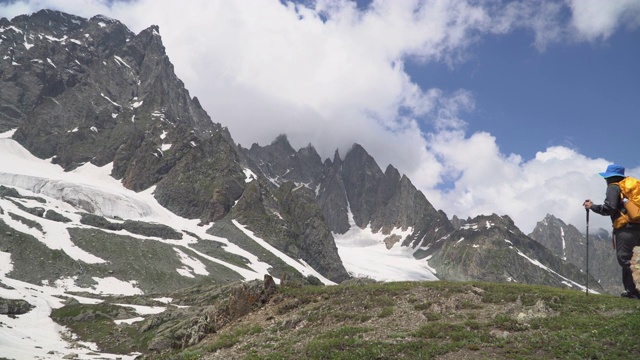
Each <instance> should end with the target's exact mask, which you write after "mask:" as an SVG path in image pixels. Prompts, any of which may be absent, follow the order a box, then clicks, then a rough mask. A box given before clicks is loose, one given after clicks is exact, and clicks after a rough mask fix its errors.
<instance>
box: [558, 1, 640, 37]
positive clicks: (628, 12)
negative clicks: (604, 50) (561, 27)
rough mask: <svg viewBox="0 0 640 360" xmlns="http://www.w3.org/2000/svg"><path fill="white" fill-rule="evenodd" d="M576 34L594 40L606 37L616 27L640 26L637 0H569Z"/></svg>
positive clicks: (639, 4) (639, 9) (639, 2)
mask: <svg viewBox="0 0 640 360" xmlns="http://www.w3.org/2000/svg"><path fill="white" fill-rule="evenodd" d="M569 4H570V6H571V11H572V13H573V17H572V25H573V27H574V30H575V32H576V36H578V37H579V38H583V39H586V40H588V41H594V40H599V39H607V38H608V37H610V36H611V35H612V34H613V33H614V32H615V31H616V30H618V28H620V27H627V28H630V29H634V28H638V27H640V1H638V0H609V1H598V0H569Z"/></svg>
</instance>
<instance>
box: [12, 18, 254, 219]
mask: <svg viewBox="0 0 640 360" xmlns="http://www.w3.org/2000/svg"><path fill="white" fill-rule="evenodd" d="M16 19H17V20H16ZM16 19H14V20H12V21H11V22H9V24H10V25H9V26H8V27H7V26H6V25H3V28H10V30H9V31H3V32H0V37H1V39H2V40H3V41H2V42H0V87H1V88H2V91H1V92H0V104H2V106H0V131H3V130H4V131H6V130H9V129H14V128H17V130H16V132H15V133H14V135H13V138H14V140H16V141H18V142H19V143H20V144H22V145H23V146H24V147H25V148H27V150H29V151H30V152H31V153H32V154H34V155H35V156H37V157H40V158H52V162H54V163H56V164H59V165H60V166H62V167H63V168H64V169H65V170H72V169H74V168H76V167H78V166H81V165H82V164H84V163H88V162H90V163H92V164H94V165H96V166H104V165H106V164H109V163H113V170H112V175H113V176H114V177H115V178H117V179H121V180H122V183H123V184H124V185H125V186H127V187H128V188H130V189H132V190H135V191H140V190H144V189H147V188H149V187H150V186H152V185H157V188H156V192H155V196H156V198H157V199H158V201H159V202H160V203H161V204H162V205H164V206H166V207H168V208H169V209H170V210H172V211H174V212H176V213H178V214H180V215H182V216H185V217H189V218H200V219H202V220H203V221H205V222H206V221H210V220H214V219H219V218H221V217H223V216H224V215H226V213H228V211H229V209H230V208H231V206H232V205H233V203H234V202H235V200H236V199H237V198H238V197H239V196H240V194H241V193H242V190H243V188H244V174H243V173H242V168H241V167H240V165H239V158H240V154H239V153H238V151H237V149H236V147H235V145H234V142H233V140H232V138H231V136H230V134H229V132H228V131H227V130H226V129H225V128H223V127H222V126H221V125H220V124H214V123H213V122H212V121H211V118H210V117H209V116H208V115H207V113H206V112H205V111H204V109H202V107H201V106H200V103H199V102H198V101H196V100H194V99H192V98H191V96H190V95H189V92H188V91H187V90H186V89H185V87H184V84H183V82H182V81H181V80H180V79H178V77H177V76H176V74H175V72H174V68H173V65H172V64H171V62H170V60H169V57H168V56H167V54H166V51H165V48H164V46H163V44H162V39H161V37H160V34H159V28H158V27H157V26H155V25H154V26H150V27H149V28H147V29H145V30H143V31H142V32H140V33H139V34H137V35H136V34H134V33H132V32H131V31H130V30H129V29H127V27H126V26H124V25H123V24H122V23H120V22H119V21H117V20H113V19H109V18H106V17H104V16H94V17H92V18H91V19H89V20H86V19H81V18H78V17H73V16H71V15H67V14H64V13H58V12H47V11H41V12H38V13H36V14H34V15H30V16H22V17H18V18H16ZM32 23H33V24H32ZM34 24H35V25H34ZM37 24H41V26H40V25H37ZM32 25H33V26H32ZM54 31H55V33H54ZM13 44H20V46H14V45H13Z"/></svg>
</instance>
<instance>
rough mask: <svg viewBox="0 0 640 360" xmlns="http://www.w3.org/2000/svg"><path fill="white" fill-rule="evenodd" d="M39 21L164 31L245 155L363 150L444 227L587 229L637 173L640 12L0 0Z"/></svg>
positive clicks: (449, 2)
mask: <svg viewBox="0 0 640 360" xmlns="http://www.w3.org/2000/svg"><path fill="white" fill-rule="evenodd" d="M42 8H50V9H55V10H61V11H65V12H69V13H72V14H75V15H79V16H83V17H86V18H90V17H92V16H94V15H96V14H103V15H106V16H109V17H112V18H114V19H118V20H119V21H121V22H123V23H124V24H125V25H127V26H128V27H129V28H130V29H131V30H132V31H134V32H136V33H137V32H140V31H142V30H143V29H145V28H147V27H149V26H151V25H159V28H160V34H161V36H162V41H163V43H164V45H165V47H166V50H167V54H168V56H169V58H170V60H171V62H172V63H173V64H174V66H175V71H176V74H177V75H178V76H179V77H180V78H181V79H182V80H183V81H184V83H185V86H186V87H187V89H188V90H189V91H190V93H191V95H192V96H197V97H198V99H199V100H200V103H201V104H202V105H203V107H204V108H205V110H206V111H207V112H208V113H209V115H210V116H211V117H212V119H213V121H215V122H219V123H221V124H222V125H224V126H227V127H228V128H229V130H230V132H231V135H232V136H233V138H234V140H235V141H237V142H238V143H240V144H242V145H243V146H245V147H249V146H251V144H252V143H256V142H257V143H259V144H262V145H266V144H269V143H270V142H271V141H273V139H275V138H276V136H277V135H279V134H282V133H286V134H287V135H288V138H289V140H290V142H291V143H292V145H293V146H294V147H295V148H300V147H304V146H306V145H307V144H309V143H311V144H313V145H314V146H315V148H316V149H317V150H318V152H319V153H320V155H321V156H322V157H323V158H324V157H329V158H331V157H333V154H334V152H335V150H336V149H339V151H340V153H341V154H342V155H343V156H344V154H345V153H346V152H347V151H348V150H349V148H350V147H351V146H352V145H353V143H359V144H361V145H362V146H364V148H365V149H367V151H368V152H369V153H370V154H371V155H372V156H373V157H374V158H375V159H376V160H377V162H378V163H379V165H380V166H381V167H382V168H383V170H384V168H385V167H386V166H387V165H388V164H392V165H394V166H395V167H396V168H398V170H400V172H401V173H404V174H406V175H407V176H408V177H409V178H410V179H411V181H412V182H413V184H414V185H415V186H416V187H417V188H418V189H420V190H422V191H423V192H424V193H425V195H426V196H427V198H428V199H429V201H430V202H431V203H432V204H433V205H434V206H435V207H436V208H438V209H442V210H444V211H445V212H446V213H447V214H448V215H449V216H452V215H454V214H455V215H457V216H459V217H462V218H466V217H468V216H476V215H479V214H491V213H496V214H499V215H505V214H506V215H509V216H511V217H512V218H513V219H514V221H515V222H516V225H518V226H520V227H521V229H522V230H523V231H525V232H528V231H531V230H532V229H533V227H534V226H535V224H536V222H537V221H540V220H542V219H543V218H544V217H545V215H546V214H547V213H550V214H554V215H556V216H558V217H559V218H561V219H563V220H564V221H566V222H569V223H572V224H575V225H580V224H583V222H584V209H583V208H582V207H581V206H580V204H582V202H583V201H584V199H586V198H592V199H593V200H594V201H595V202H596V203H598V202H601V201H602V200H601V199H603V198H604V182H603V181H602V179H601V178H600V177H599V176H598V175H597V173H598V172H599V171H603V170H604V169H605V168H606V166H607V165H608V164H609V163H611V162H617V163H620V164H622V165H624V166H626V167H627V169H628V171H627V173H628V174H630V175H634V176H636V177H640V154H638V152H637V151H636V153H635V154H634V150H633V148H634V147H636V146H637V145H635V144H640V141H639V140H638V133H639V132H638V128H637V126H638V124H640V121H638V120H640V119H639V117H640V66H638V64H640V0H607V1H604V0H547V1H529V0H509V1H507V0H505V1H500V0H393V1H373V2H369V1H359V2H358V3H356V2H353V1H349V0H317V1H310V0H305V1H300V2H288V1H280V0H260V1H249V0H238V1H228V0H189V1H180V2H176V1H173V0H132V1H117V0H115V1H102V0H66V1H56V0H23V1H12V2H7V1H2V0H0V16H2V17H8V18H12V17H13V16H16V15H18V14H24V13H31V12H34V11H37V10H39V9H42ZM636 154H638V155H636ZM592 221H593V222H594V226H602V227H605V228H608V227H610V224H608V222H607V219H597V220H596V219H594V220H592Z"/></svg>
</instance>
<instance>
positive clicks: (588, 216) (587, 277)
mask: <svg viewBox="0 0 640 360" xmlns="http://www.w3.org/2000/svg"><path fill="white" fill-rule="evenodd" d="M585 210H587V296H589V209H585Z"/></svg>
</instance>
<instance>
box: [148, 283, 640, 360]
mask: <svg viewBox="0 0 640 360" xmlns="http://www.w3.org/2000/svg"><path fill="white" fill-rule="evenodd" d="M639 343H640V301H636V300H629V299H622V298H617V297H613V296H610V295H594V294H590V295H589V296H586V295H585V294H584V293H581V292H578V291H572V290H563V289H558V288H552V287H545V286H528V285H518V284H494V283H466V282H465V283H462V282H445V281H438V282H424V283H417V282H402V283H376V284H367V285H358V286H345V285H341V286H332V287H313V286H309V287H302V288H292V289H279V291H278V293H276V294H275V295H274V296H273V297H272V298H271V299H270V301H269V302H268V303H267V304H266V305H265V306H264V307H262V308H260V309H258V310H256V311H254V312H252V313H250V314H248V315H246V316H244V317H243V318H241V319H239V320H237V321H235V322H233V323H231V324H229V325H228V326H226V327H225V328H223V329H219V330H218V331H217V332H216V333H213V334H210V335H208V336H207V337H206V338H205V339H204V340H203V341H202V342H200V343H199V344H198V345H196V346H193V347H190V348H187V349H184V350H182V351H175V352H173V353H171V354H165V355H163V356H162V357H161V358H163V359H303V358H304V359H431V358H438V359H541V358H545V359H550V358H562V359H585V358H589V359H637V358H640V346H638V344H639ZM152 358H158V355H155V356H152Z"/></svg>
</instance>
